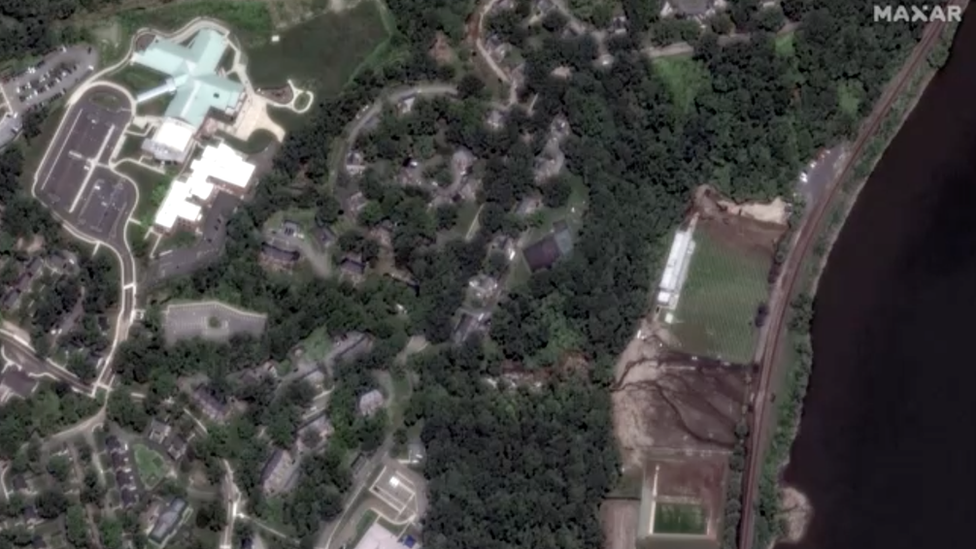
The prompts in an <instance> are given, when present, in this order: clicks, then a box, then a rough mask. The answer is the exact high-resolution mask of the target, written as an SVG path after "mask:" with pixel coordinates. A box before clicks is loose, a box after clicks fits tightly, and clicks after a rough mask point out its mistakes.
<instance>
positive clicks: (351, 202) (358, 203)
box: [345, 192, 369, 217]
mask: <svg viewBox="0 0 976 549" xmlns="http://www.w3.org/2000/svg"><path fill="white" fill-rule="evenodd" d="M367 202H369V200H367V199H366V197H365V196H363V193H361V192H357V193H356V194H354V195H352V196H350V197H349V198H348V199H347V200H346V207H345V210H346V212H348V213H349V215H352V216H354V217H355V216H357V215H359V212H361V211H362V209H363V208H364V207H366V203H367Z"/></svg>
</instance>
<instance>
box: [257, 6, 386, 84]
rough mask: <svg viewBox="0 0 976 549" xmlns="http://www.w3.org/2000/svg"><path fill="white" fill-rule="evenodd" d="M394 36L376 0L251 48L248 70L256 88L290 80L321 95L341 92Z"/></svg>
mask: <svg viewBox="0 0 976 549" xmlns="http://www.w3.org/2000/svg"><path fill="white" fill-rule="evenodd" d="M388 39H389V32H388V30H387V28H386V26H385V24H384V19H383V15H382V13H381V11H380V8H379V6H378V4H377V2H375V1H362V2H360V3H359V5H357V6H356V7H355V8H353V9H351V10H347V11H344V12H341V13H325V14H323V15H319V16H317V17H315V18H313V19H310V20H308V21H306V22H304V23H302V24H300V25H297V26H295V27H293V28H291V29H289V30H287V31H285V32H284V33H282V34H281V39H280V40H279V41H278V42H277V43H274V44H271V43H267V44H265V45H263V46H261V47H257V48H250V49H249V50H248V52H247V55H248V72H249V74H250V76H251V81H252V82H253V83H254V85H255V86H257V87H262V88H271V87H278V86H283V85H285V83H286V80H287V79H289V78H290V79H292V80H293V81H294V82H296V84H299V85H302V86H311V87H312V88H313V89H314V91H315V92H316V93H317V94H319V96H320V97H328V96H332V95H335V94H337V93H338V92H339V91H340V90H341V89H342V87H343V86H345V85H346V82H348V81H349V79H350V78H351V77H352V76H353V75H354V74H355V72H356V69H357V68H358V67H359V66H360V64H362V63H363V62H364V61H366V60H367V58H368V57H369V56H370V54H371V53H372V52H373V50H375V49H376V48H377V47H379V46H380V45H381V44H383V43H384V42H386V40H388Z"/></svg>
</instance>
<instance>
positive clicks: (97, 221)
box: [74, 167, 136, 242]
mask: <svg viewBox="0 0 976 549" xmlns="http://www.w3.org/2000/svg"><path fill="white" fill-rule="evenodd" d="M88 188H89V189H90V191H89V192H88V193H87V194H85V195H84V196H82V197H81V198H80V200H79V204H78V206H77V208H76V209H75V212H76V215H77V217H76V221H75V223H74V225H75V227H77V228H79V229H81V230H82V231H84V232H85V233H87V234H89V235H91V236H94V237H95V238H98V239H99V240H105V241H109V242H121V241H122V239H123V238H124V233H125V222H126V220H127V219H128V213H129V212H130V211H131V210H132V208H133V207H134V206H135V203H136V193H135V189H134V188H133V187H132V185H131V184H129V183H127V182H126V181H125V180H124V179H123V178H122V177H120V176H119V175H118V174H115V173H113V172H112V171H110V170H109V169H107V168H103V167H98V168H95V170H94V171H93V172H92V175H91V180H90V182H89V184H88Z"/></svg>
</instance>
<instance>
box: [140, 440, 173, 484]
mask: <svg viewBox="0 0 976 549" xmlns="http://www.w3.org/2000/svg"><path fill="white" fill-rule="evenodd" d="M132 453H133V455H134V456H135V461H136V469H137V470H138V471H139V478H141V479H142V483H143V484H144V485H145V486H155V485H156V483H158V482H159V481H160V480H162V479H163V477H164V476H166V462H165V461H164V460H163V456H161V455H159V454H158V453H156V452H154V451H153V450H150V449H149V448H148V447H146V446H144V445H142V444H134V445H133V446H132Z"/></svg>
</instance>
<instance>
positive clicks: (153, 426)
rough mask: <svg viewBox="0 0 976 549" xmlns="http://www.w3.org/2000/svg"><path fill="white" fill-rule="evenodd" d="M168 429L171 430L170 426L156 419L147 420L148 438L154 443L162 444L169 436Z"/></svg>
mask: <svg viewBox="0 0 976 549" xmlns="http://www.w3.org/2000/svg"><path fill="white" fill-rule="evenodd" d="M170 431H172V428H171V427H170V426H169V425H168V424H166V423H164V422H162V421H159V420H158V419H153V420H152V421H151V422H149V440H151V441H153V442H155V443H156V444H162V443H163V440H165V439H166V437H168V436H169V433H170Z"/></svg>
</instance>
